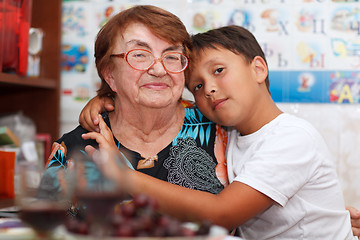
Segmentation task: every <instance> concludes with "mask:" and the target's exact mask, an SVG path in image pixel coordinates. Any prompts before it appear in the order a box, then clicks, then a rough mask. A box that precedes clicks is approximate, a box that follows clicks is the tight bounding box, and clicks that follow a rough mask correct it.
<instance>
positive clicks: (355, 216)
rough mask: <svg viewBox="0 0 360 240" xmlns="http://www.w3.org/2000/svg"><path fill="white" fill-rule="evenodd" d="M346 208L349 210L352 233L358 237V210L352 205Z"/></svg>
mask: <svg viewBox="0 0 360 240" xmlns="http://www.w3.org/2000/svg"><path fill="white" fill-rule="evenodd" d="M346 209H347V210H348V211H349V212H350V218H351V227H352V231H353V234H354V236H358V237H360V211H359V210H357V209H356V208H354V207H346Z"/></svg>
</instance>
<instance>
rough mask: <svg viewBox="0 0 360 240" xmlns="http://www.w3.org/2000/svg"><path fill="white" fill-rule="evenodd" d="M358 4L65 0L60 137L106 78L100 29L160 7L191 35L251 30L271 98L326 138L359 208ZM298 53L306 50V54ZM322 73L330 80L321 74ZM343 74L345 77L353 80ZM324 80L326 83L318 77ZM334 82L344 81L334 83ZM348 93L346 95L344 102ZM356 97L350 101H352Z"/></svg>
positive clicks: (347, 193) (326, 0)
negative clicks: (97, 57)
mask: <svg viewBox="0 0 360 240" xmlns="http://www.w3.org/2000/svg"><path fill="white" fill-rule="evenodd" d="M358 2H359V1H358V0H353V1H341V0H340V1H339V0H338V1H336V0H291V1H290V0H226V1H225V0H177V1H171V0H151V1H150V0H127V1H120V0H117V1H116V0H113V1H107V0H88V1H64V5H63V64H62V92H61V94H62V95H61V96H62V97H61V109H62V114H61V116H62V117H61V122H62V125H61V133H65V132H67V131H69V130H71V129H73V128H74V127H75V126H76V125H77V118H78V115H79V113H80V111H81V109H82V107H83V106H84V105H85V104H86V102H87V101H88V100H89V99H90V98H91V97H92V96H94V95H95V91H96V89H97V87H98V86H99V79H98V77H97V74H96V71H95V67H94V62H93V57H92V56H93V43H94V37H95V35H96V33H97V31H98V30H99V28H100V27H101V25H102V24H103V23H104V22H106V20H107V19H108V18H109V17H111V16H112V15H113V14H115V13H117V12H118V11H121V10H123V9H126V8H127V7H130V6H132V5H135V4H153V5H157V6H159V7H163V8H165V9H167V10H169V11H171V12H173V13H174V14H176V15H178V16H179V17H180V19H182V20H183V22H184V23H185V26H186V27H187V29H188V30H189V31H190V32H191V33H197V32H202V31H206V30H208V29H211V28H213V27H219V26H223V25H227V24H230V23H231V24H238V25H242V26H244V27H247V28H249V29H250V30H251V31H252V32H253V33H254V35H255V36H256V37H257V38H258V40H259V42H260V44H261V45H262V47H263V49H266V51H265V50H264V51H265V53H266V57H267V60H268V63H269V68H270V72H271V73H273V75H270V82H272V84H271V86H272V87H273V89H272V93H273V97H274V99H276V101H278V105H279V107H280V108H281V109H283V111H285V112H289V113H293V114H295V115H298V116H300V117H303V118H305V119H307V120H309V121H310V122H311V123H312V124H313V125H314V126H315V127H316V128H317V129H318V130H319V131H320V133H321V134H322V135H323V136H324V138H325V140H326V142H327V143H328V145H329V148H330V150H331V152H332V153H333V155H334V161H335V163H336V166H337V170H338V174H339V177H340V179H341V184H342V187H343V190H344V197H345V200H346V203H347V204H348V205H353V206H356V207H357V208H359V209H360V148H359V147H358V146H360V123H359V121H358V119H359V118H360V107H359V105H358V102H359V100H360V91H359V89H360V84H359V82H360V74H359V68H360V42H359V35H360V10H359V5H358V4H359V3H358ZM342 9H344V11H345V10H346V12H350V13H351V14H352V15H351V18H350V20H351V22H350V23H351V24H350V25H351V26H350V25H349V21H350V20H349V19H346V17H345V18H344V21H343V22H340V23H344V24H338V23H339V22H335V21H333V20H334V19H335V16H338V14H339V12H341V11H340V10H342ZM239 13H240V14H239ZM344 16H346V14H344ZM334 23H336V26H335V25H334ZM94 26H95V27H94ZM334 26H335V27H334ZM349 26H350V27H349ZM339 36H341V37H342V38H344V39H341V41H342V42H347V43H348V44H347V45H346V47H348V48H349V49H351V50H349V49H347V48H345V49H344V48H341V46H340V47H338V48H335V47H334V46H333V45H332V44H331V43H332V40H333V39H334V38H336V39H337V40H338V38H339ZM299 49H302V51H300V52H299ZM73 59H75V62H73ZM314 60H316V61H314ZM285 63H286V64H285ZM323 72H326V74H322V73H323ZM302 73H306V75H302ZM309 74H310V75H312V76H310V77H311V79H312V80H311V81H310V82H307V83H310V85H309V84H308V86H307V87H306V89H305V88H304V87H303V86H301V88H300V87H299V85H300V84H301V83H302V82H301V81H300V80H301V79H308V77H309ZM298 76H299V77H298ZM330 76H335V77H334V79H335V80H334V79H330V78H331V77H330ZM343 76H346V79H345V80H346V81H344V79H343V78H345V77H343ZM349 76H350V77H349ZM319 77H320V78H321V79H317V78H319ZM334 81H338V82H335V84H334ZM274 86H275V88H274ZM312 86H313V87H312ZM299 89H300V90H299ZM341 89H349V91H348V92H345V93H344V92H343V91H342V90H341ZM341 93H344V94H343V96H341ZM320 96H321V97H320ZM344 96H345V97H344ZM349 96H351V98H347V97H349ZM339 97H340V98H341V99H343V100H344V99H345V101H342V102H346V100H349V99H351V101H350V100H349V101H348V102H350V103H348V104H336V102H337V99H338V98H339ZM286 102H291V103H286ZM319 102H321V103H319ZM324 102H334V103H326V104H325V103H324Z"/></svg>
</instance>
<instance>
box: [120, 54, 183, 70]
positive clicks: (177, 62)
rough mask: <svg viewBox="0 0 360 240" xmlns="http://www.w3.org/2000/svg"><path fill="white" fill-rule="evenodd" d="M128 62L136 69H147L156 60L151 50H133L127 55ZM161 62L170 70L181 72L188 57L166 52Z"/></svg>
mask: <svg viewBox="0 0 360 240" xmlns="http://www.w3.org/2000/svg"><path fill="white" fill-rule="evenodd" d="M126 60H127V62H128V63H129V64H130V65H131V66H132V67H133V68H135V69H138V70H146V69H148V68H149V67H150V66H151V65H152V64H153V63H154V61H155V57H154V55H153V54H152V53H151V52H147V51H144V50H132V51H130V52H129V53H128V54H127V56H126ZM161 62H162V64H163V65H164V67H165V69H166V70H167V71H170V72H181V71H183V70H184V69H185V68H186V66H187V64H188V61H187V58H186V57H185V56H184V55H182V54H180V53H175V52H170V53H166V54H165V55H163V56H162V57H161Z"/></svg>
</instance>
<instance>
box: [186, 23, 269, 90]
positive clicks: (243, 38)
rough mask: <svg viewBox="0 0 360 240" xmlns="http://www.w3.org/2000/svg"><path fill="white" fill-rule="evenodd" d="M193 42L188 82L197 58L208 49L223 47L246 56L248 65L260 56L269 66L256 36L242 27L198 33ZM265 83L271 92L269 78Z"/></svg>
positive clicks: (187, 73)
mask: <svg viewBox="0 0 360 240" xmlns="http://www.w3.org/2000/svg"><path fill="white" fill-rule="evenodd" d="M191 42H192V49H191V54H190V66H189V68H188V70H187V72H186V79H187V80H188V79H189V78H188V76H189V71H191V69H192V68H195V67H197V66H196V57H197V56H199V54H200V52H201V51H202V50H204V49H206V48H214V49H217V48H219V47H223V48H225V49H227V50H229V51H232V52H233V53H235V54H239V55H242V56H244V58H245V60H246V61H247V62H248V63H251V62H252V60H253V59H254V58H255V57H256V56H260V57H262V58H263V59H264V61H265V63H266V65H267V62H266V58H265V54H264V52H263V50H262V49H261V47H260V45H259V43H258V42H257V40H256V38H255V37H254V35H253V34H252V33H251V32H249V31H248V30H247V29H245V28H243V27H240V26H236V25H231V26H226V27H221V28H217V29H213V30H210V31H207V32H205V33H198V34H196V35H193V36H191ZM194 64H195V65H194ZM265 83H266V86H267V88H268V90H269V86H270V83H269V76H267V77H266V79H265Z"/></svg>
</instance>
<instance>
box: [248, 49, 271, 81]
mask: <svg viewBox="0 0 360 240" xmlns="http://www.w3.org/2000/svg"><path fill="white" fill-rule="evenodd" d="M252 64H253V65H254V69H255V75H256V81H257V82H258V83H262V82H264V81H265V79H266V77H267V76H268V68H267V64H266V62H265V60H264V59H263V58H262V57H260V56H256V57H255V58H254V59H253V61H252Z"/></svg>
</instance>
